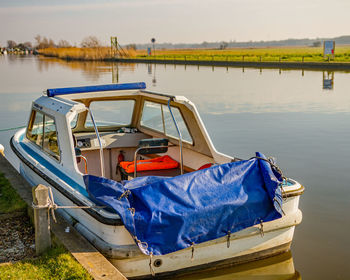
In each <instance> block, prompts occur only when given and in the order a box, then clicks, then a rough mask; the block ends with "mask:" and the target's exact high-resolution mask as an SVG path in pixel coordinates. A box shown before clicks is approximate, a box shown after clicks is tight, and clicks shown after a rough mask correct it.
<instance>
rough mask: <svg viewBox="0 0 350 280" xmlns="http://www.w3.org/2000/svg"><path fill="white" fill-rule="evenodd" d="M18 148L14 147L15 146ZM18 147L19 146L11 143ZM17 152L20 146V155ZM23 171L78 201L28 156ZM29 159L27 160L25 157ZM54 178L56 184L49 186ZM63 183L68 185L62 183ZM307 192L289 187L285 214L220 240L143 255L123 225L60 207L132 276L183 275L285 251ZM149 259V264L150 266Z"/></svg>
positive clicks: (62, 200) (65, 200) (59, 199)
mask: <svg viewBox="0 0 350 280" xmlns="http://www.w3.org/2000/svg"><path fill="white" fill-rule="evenodd" d="M13 146H14V145H13ZM13 149H14V150H16V148H15V147H13ZM18 153H19V150H16V154H18ZM19 158H20V159H21V164H20V172H21V174H22V176H23V177H24V178H25V179H26V180H27V181H28V182H30V183H31V184H32V185H37V184H45V185H47V186H50V187H51V188H52V191H53V195H54V198H55V202H56V203H57V204H58V205H76V203H75V200H74V199H72V197H69V196H67V195H65V194H64V193H62V191H60V190H59V189H58V188H57V184H60V182H59V181H58V180H57V178H51V180H48V178H50V174H49V173H48V174H46V176H44V177H42V176H40V175H39V174H40V172H37V171H36V170H35V168H36V167H35V164H34V163H33V165H29V164H28V161H30V160H31V159H30V157H26V155H25V154H22V155H21V156H20V157H19ZM23 159H26V160H23ZM53 181H55V184H51V183H52V182H53ZM62 187H64V186H63V185H62ZM302 192H303V187H302V186H300V185H297V186H293V187H289V189H287V191H286V194H285V198H286V200H285V201H284V202H283V211H284V212H285V215H284V216H283V217H282V218H280V219H277V220H274V221H271V222H267V223H263V230H262V228H261V226H260V225H256V226H253V227H249V228H246V229H244V230H241V231H239V232H236V233H234V234H231V236H230V240H227V237H223V238H218V239H215V240H211V241H208V242H204V243H201V244H198V245H195V246H194V247H193V249H192V248H187V249H183V250H179V251H176V252H174V253H171V254H167V255H162V256H153V257H152V259H151V258H150V256H146V255H143V254H142V253H141V251H140V250H139V249H138V247H137V246H136V244H135V243H134V241H133V239H132V237H131V235H130V234H129V232H128V231H127V230H126V229H125V227H124V226H123V225H121V224H118V223H116V224H115V225H113V224H108V223H103V222H102V221H101V220H98V219H96V217H94V216H92V215H90V214H89V212H87V211H85V210H84V209H65V210H62V209H60V210H61V213H62V214H63V216H64V217H65V218H66V219H67V220H68V222H71V224H72V226H74V227H75V228H76V229H77V230H78V231H79V232H80V233H81V234H82V235H83V236H85V238H87V239H88V240H89V241H90V242H91V243H92V244H93V245H94V246H95V247H97V248H98V249H99V250H100V251H101V252H102V253H103V254H104V255H105V256H106V257H107V258H108V259H109V260H110V262H111V263H112V264H113V265H114V266H116V267H117V268H118V269H119V270H120V271H121V272H122V273H123V274H124V275H125V276H126V277H128V278H149V277H151V276H152V273H155V274H156V275H157V276H167V275H169V274H172V275H173V274H180V273H181V274H182V273H187V272H191V271H194V270H198V269H201V270H202V269H207V268H208V267H210V268H218V267H222V266H230V265H235V264H239V263H243V262H249V261H254V260H257V259H262V258H266V257H268V256H272V255H276V254H279V253H282V252H285V251H287V250H288V249H289V248H290V244H291V242H292V239H293V234H294V229H295V226H296V225H298V224H299V223H300V222H301V220H302V214H301V211H300V210H299V208H298V205H299V197H300V195H301V194H302ZM150 263H151V265H150Z"/></svg>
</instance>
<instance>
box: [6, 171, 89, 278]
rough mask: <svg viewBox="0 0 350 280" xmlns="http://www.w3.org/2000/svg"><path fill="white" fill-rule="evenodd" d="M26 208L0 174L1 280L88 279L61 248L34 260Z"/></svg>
mask: <svg viewBox="0 0 350 280" xmlns="http://www.w3.org/2000/svg"><path fill="white" fill-rule="evenodd" d="M26 209H27V205H26V203H25V202H24V201H23V200H22V199H21V198H20V196H19V195H18V194H17V192H16V191H15V190H14V189H13V188H12V186H11V184H10V182H9V181H8V180H7V179H6V178H5V176H4V175H3V174H2V173H0V225H1V226H0V275H1V277H0V278H1V279H68V278H69V279H92V278H91V276H90V275H89V274H88V273H87V272H86V270H85V269H84V268H83V267H82V266H81V265H80V264H79V263H78V262H77V261H76V260H74V258H73V257H72V255H71V254H69V253H68V252H67V251H66V250H65V249H64V247H63V246H55V247H53V248H51V249H50V250H49V251H48V252H47V253H45V254H44V255H43V256H40V257H37V256H35V243H34V242H35V241H34V228H33V226H32V224H31V222H30V218H29V217H28V215H27V211H26Z"/></svg>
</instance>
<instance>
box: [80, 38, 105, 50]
mask: <svg viewBox="0 0 350 280" xmlns="http://www.w3.org/2000/svg"><path fill="white" fill-rule="evenodd" d="M80 45H81V46H82V47H83V48H98V47H100V46H101V44H100V41H99V40H98V39H97V37H96V36H89V37H86V38H84V39H83V41H81V44H80Z"/></svg>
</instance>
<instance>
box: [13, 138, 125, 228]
mask: <svg viewBox="0 0 350 280" xmlns="http://www.w3.org/2000/svg"><path fill="white" fill-rule="evenodd" d="M13 141H14V136H12V138H11V140H10V145H11V149H12V150H13V152H14V153H15V154H16V156H17V157H18V158H19V159H20V160H21V161H22V162H23V163H24V164H26V165H27V166H28V167H29V168H30V169H32V170H33V171H34V172H35V173H36V174H37V175H39V176H40V177H41V178H43V179H44V180H45V181H46V182H47V183H48V184H49V185H51V186H53V187H54V188H55V189H56V190H57V191H59V192H60V193H61V194H62V195H64V196H65V197H67V198H68V199H69V200H71V201H72V202H73V203H74V204H76V205H78V206H86V204H85V203H84V202H82V201H81V200H80V199H79V198H77V197H75V196H72V194H71V193H70V192H68V191H67V190H66V189H64V188H63V187H62V186H61V185H59V184H58V183H56V181H55V180H53V179H51V178H50V177H49V176H47V175H46V174H44V173H43V172H42V171H41V170H39V169H38V168H37V167H36V166H34V165H33V164H32V163H31V162H30V161H28V160H27V159H26V158H25V157H24V156H23V155H22V154H21V153H20V152H19V151H18V150H17V148H16V147H15V145H14V143H13ZM81 210H83V211H85V212H87V213H88V214H89V215H91V216H92V217H94V218H95V219H96V220H97V221H99V222H101V223H103V224H106V225H113V226H122V225H124V224H123V222H122V221H121V219H114V218H107V217H103V216H102V215H101V214H100V213H98V212H97V211H96V210H95V209H94V208H83V209H81Z"/></svg>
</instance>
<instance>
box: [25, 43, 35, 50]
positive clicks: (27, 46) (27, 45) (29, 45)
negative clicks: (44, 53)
mask: <svg viewBox="0 0 350 280" xmlns="http://www.w3.org/2000/svg"><path fill="white" fill-rule="evenodd" d="M23 46H24V47H25V48H26V49H31V48H33V45H32V43H31V42H24V43H23Z"/></svg>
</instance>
